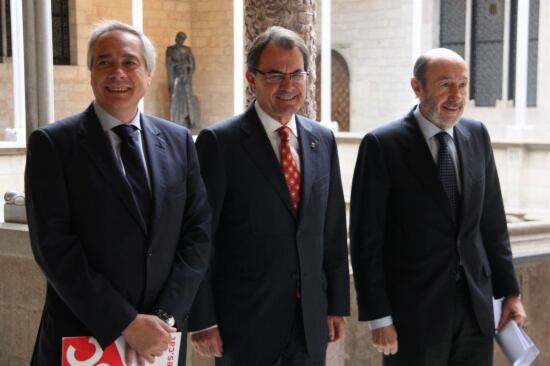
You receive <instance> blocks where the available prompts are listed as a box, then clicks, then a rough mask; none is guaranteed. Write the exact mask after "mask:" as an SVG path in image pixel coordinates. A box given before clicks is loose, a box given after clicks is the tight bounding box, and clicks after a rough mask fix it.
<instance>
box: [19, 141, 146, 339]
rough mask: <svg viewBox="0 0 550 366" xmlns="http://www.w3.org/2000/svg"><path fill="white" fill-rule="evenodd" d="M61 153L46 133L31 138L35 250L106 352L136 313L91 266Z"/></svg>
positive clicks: (28, 182)
mask: <svg viewBox="0 0 550 366" xmlns="http://www.w3.org/2000/svg"><path fill="white" fill-rule="evenodd" d="M59 154H60V153H59V151H57V150H56V146H55V144H54V143H53V142H52V140H51V138H50V136H49V135H48V134H47V133H46V132H45V131H42V130H37V131H35V132H33V133H32V134H31V136H30V138H29V143H28V148H27V163H26V170H25V194H26V206H27V217H28V222H29V232H30V238H31V246H32V250H33V253H34V257H35V259H36V262H37V263H38V265H39V266H40V268H41V269H42V271H43V272H44V274H45V276H46V278H47V280H48V284H49V285H50V286H51V287H52V288H53V289H54V290H55V292H56V293H57V294H58V295H59V296H60V297H61V299H62V300H63V302H64V303H65V304H66V306H67V307H68V308H69V309H70V311H71V312H72V313H73V314H74V315H75V316H76V317H77V318H78V319H79V320H80V321H81V322H82V323H83V324H84V325H85V326H86V328H87V329H89V330H90V331H91V332H92V334H91V335H93V336H94V337H95V338H97V340H98V341H99V343H100V344H101V345H102V346H104V347H105V346H107V345H109V344H110V343H112V342H113V341H114V340H115V339H116V338H117V337H118V336H120V334H121V333H122V331H123V330H124V329H125V328H126V326H127V325H128V324H129V323H130V322H131V321H132V320H133V319H134V318H135V317H136V316H137V311H136V310H135V309H134V308H133V307H132V306H131V304H129V303H128V301H126V299H125V298H124V297H123V296H122V295H121V294H120V293H119V292H118V291H117V290H115V289H114V288H113V287H112V286H111V284H110V282H109V280H108V279H107V278H105V277H104V276H103V275H102V274H101V273H98V272H96V271H95V270H94V268H92V267H91V266H90V265H89V262H88V259H87V257H86V253H85V252H84V250H83V247H82V245H81V242H80V239H79V237H78V236H77V235H75V233H74V230H73V222H72V221H71V209H70V202H69V197H68V193H67V190H66V188H65V187H66V182H65V177H64V170H63V167H62V164H61V162H60V158H59ZM83 335H84V334H83Z"/></svg>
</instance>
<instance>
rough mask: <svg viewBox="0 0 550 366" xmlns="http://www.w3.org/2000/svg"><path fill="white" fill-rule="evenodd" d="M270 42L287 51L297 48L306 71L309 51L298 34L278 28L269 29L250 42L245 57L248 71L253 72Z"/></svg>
mask: <svg viewBox="0 0 550 366" xmlns="http://www.w3.org/2000/svg"><path fill="white" fill-rule="evenodd" d="M270 42H273V44H274V45H275V46H277V47H280V48H284V49H287V50H290V49H293V48H294V47H296V48H298V49H299V50H300V52H301V53H302V56H303V58H304V70H305V71H307V68H308V60H309V50H308V49H307V46H306V43H305V42H304V40H303V39H302V37H300V35H299V34H298V33H296V32H294V31H292V30H290V29H286V28H283V27H279V26H272V27H269V28H268V29H267V30H266V31H265V32H263V33H261V34H260V35H259V36H258V37H256V39H255V40H254V41H253V42H252V44H251V45H250V47H249V49H248V55H247V56H246V66H247V68H248V71H252V72H253V71H255V70H256V69H257V68H258V66H259V65H260V57H261V56H262V52H263V51H264V49H265V48H266V47H267V45H268V44H269V43H270Z"/></svg>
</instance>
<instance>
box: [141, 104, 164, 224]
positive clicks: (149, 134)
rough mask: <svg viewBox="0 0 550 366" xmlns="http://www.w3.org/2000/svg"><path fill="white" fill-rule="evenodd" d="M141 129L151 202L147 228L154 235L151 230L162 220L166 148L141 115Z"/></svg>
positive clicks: (154, 130)
mask: <svg viewBox="0 0 550 366" xmlns="http://www.w3.org/2000/svg"><path fill="white" fill-rule="evenodd" d="M141 128H142V133H143V144H144V146H145V153H146V154H145V156H147V170H148V171H149V180H150V182H151V195H152V202H153V205H152V207H153V209H152V212H151V218H150V220H151V221H150V227H149V228H150V231H151V232H152V233H154V230H153V229H154V228H156V227H158V221H159V220H161V219H162V218H161V217H160V216H161V215H160V214H159V213H160V212H162V207H160V206H161V205H162V202H164V200H163V199H162V198H163V192H164V191H165V189H166V181H165V177H167V176H168V172H167V171H166V169H167V167H166V162H167V157H166V148H165V141H164V139H163V138H162V135H161V133H160V131H159V129H158V128H157V127H156V126H155V125H154V123H153V121H152V120H151V119H150V118H149V117H147V116H146V115H145V114H141Z"/></svg>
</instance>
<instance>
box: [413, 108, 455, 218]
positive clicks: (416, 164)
mask: <svg viewBox="0 0 550 366" xmlns="http://www.w3.org/2000/svg"><path fill="white" fill-rule="evenodd" d="M403 128H404V131H405V139H406V141H405V144H404V146H405V154H404V155H405V159H406V160H407V162H408V164H409V169H410V171H411V172H413V174H414V175H415V176H416V178H417V179H418V180H419V181H420V182H421V183H422V185H423V186H424V187H425V188H426V190H427V191H428V192H431V193H432V194H431V196H432V197H434V199H435V200H436V202H437V203H438V205H439V206H440V207H441V209H442V211H443V212H445V214H446V215H447V216H448V217H449V218H450V219H451V220H453V222H456V217H455V215H454V213H453V211H452V209H451V203H450V202H449V199H448V197H447V194H446V193H445V190H444V189H443V185H442V184H441V181H440V180H439V176H438V173H437V166H436V164H435V162H434V160H433V157H432V155H431V153H430V149H429V147H428V144H427V143H426V140H425V139H424V135H423V134H422V131H420V127H418V123H417V122H416V118H415V117H414V114H413V112H412V111H411V112H410V113H409V114H408V115H407V117H406V118H405V120H404V121H403Z"/></svg>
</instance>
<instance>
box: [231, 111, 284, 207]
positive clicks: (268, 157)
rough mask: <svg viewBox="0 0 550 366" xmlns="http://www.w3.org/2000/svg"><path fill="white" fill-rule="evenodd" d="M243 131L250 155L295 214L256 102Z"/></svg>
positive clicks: (245, 147) (245, 116)
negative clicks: (257, 110)
mask: <svg viewBox="0 0 550 366" xmlns="http://www.w3.org/2000/svg"><path fill="white" fill-rule="evenodd" d="M241 132H242V143H243V147H244V149H245V150H246V152H247V153H248V157H249V158H250V159H251V160H252V161H253V162H254V164H255V165H256V167H257V168H258V170H259V171H260V172H261V173H262V174H263V175H264V176H265V177H266V178H267V180H268V181H269V183H270V184H271V185H272V186H273V189H274V190H275V192H277V195H278V196H279V197H280V198H281V200H282V201H283V203H284V204H285V206H286V207H287V208H288V210H289V211H290V212H291V213H292V214H293V215H295V212H294V207H293V206H292V201H291V199H290V193H289V192H288V187H287V185H286V181H285V178H284V176H283V173H282V171H281V166H280V165H279V161H278V160H277V157H276V156H275V153H274V151H273V148H272V147H271V142H270V141H269V138H268V137H267V134H266V132H265V129H264V128H263V126H262V122H261V121H260V118H259V117H258V114H257V113H256V110H255V109H254V104H251V105H250V107H249V108H248V109H247V110H246V112H245V114H244V119H243V121H242V124H241Z"/></svg>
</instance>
